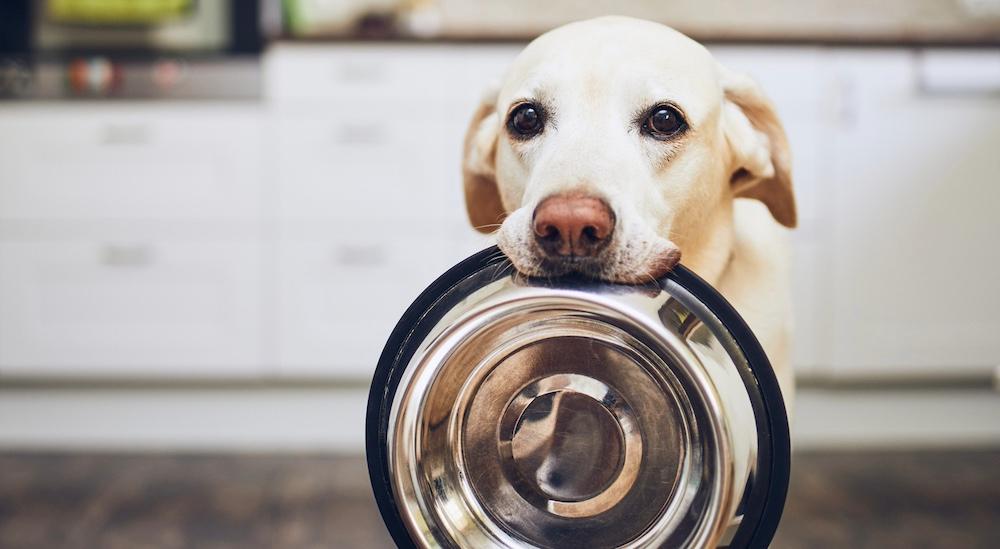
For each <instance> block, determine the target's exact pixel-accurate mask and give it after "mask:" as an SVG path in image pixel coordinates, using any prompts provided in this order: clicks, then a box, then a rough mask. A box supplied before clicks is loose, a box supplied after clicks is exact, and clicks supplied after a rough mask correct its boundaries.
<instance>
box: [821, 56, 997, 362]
mask: <svg viewBox="0 0 1000 549" xmlns="http://www.w3.org/2000/svg"><path fill="white" fill-rule="evenodd" d="M939 55H951V56H953V58H952V60H951V62H949V63H945V64H943V65H941V64H937V63H935V62H934V61H935V59H936V56H939ZM830 57H831V60H830V70H831V74H832V75H833V76H834V78H835V81H834V85H835V86H837V87H838V88H839V93H840V94H841V96H842V97H841V99H840V101H839V102H838V106H837V113H836V118H835V124H834V127H833V131H832V132H831V135H830V137H829V144H828V155H829V157H830V160H829V161H828V162H827V164H828V166H829V170H828V178H827V183H826V184H827V185H829V188H830V191H831V194H830V197H831V201H830V203H829V204H828V207H829V208H830V212H829V217H830V218H831V219H832V220H834V222H833V223H832V225H831V229H832V235H831V236H832V239H831V250H832V252H833V256H832V257H833V261H832V263H831V265H830V267H831V278H832V282H833V284H832V288H831V289H832V293H831V295H830V297H829V300H830V302H831V303H832V305H833V316H834V319H835V325H834V330H833V331H832V333H831V335H830V337H831V338H833V340H834V342H835V343H834V345H833V348H834V353H833V356H832V357H831V364H830V367H831V372H830V373H831V375H833V376H835V377H836V376H844V377H865V376H877V377H894V376H914V375H915V376H929V377H961V376H967V375H977V376H981V377H985V376H987V375H989V373H990V372H991V371H992V369H993V368H994V367H996V365H997V364H1000V338H997V337H996V334H997V333H1000V315H998V314H997V312H998V311H1000V291H997V288H996V284H997V281H998V280H1000V246H998V245H997V236H998V233H997V227H998V225H997V207H998V206H1000V186H998V185H997V178H998V177H1000V155H998V154H997V147H998V144H1000V96H998V95H997V90H1000V80H996V75H997V74H1000V71H998V69H1000V51H997V50H995V49H993V50H990V49H987V50H982V51H978V50H977V51H965V52H957V56H956V52H937V51H934V50H931V51H927V52H920V51H906V50H889V49H886V50H867V49H866V50H842V51H837V52H835V53H833V54H831V56H830ZM959 61H963V62H964V63H963V64H964V65H965V70H964V71H962V73H961V74H949V75H947V78H943V79H942V78H938V77H939V76H940V75H938V74H937V73H936V71H951V72H953V71H955V70H959V69H960V68H961V67H959V66H956V64H955V63H957V62H959ZM963 79H964V80H963ZM990 79H994V80H993V82H992V83H991V82H990V81H989V80H990ZM942 80H943V83H947V84H948V86H945V87H939V86H940V81H942ZM984 80H985V82H984ZM979 84H984V85H983V86H980V85H979Z"/></svg>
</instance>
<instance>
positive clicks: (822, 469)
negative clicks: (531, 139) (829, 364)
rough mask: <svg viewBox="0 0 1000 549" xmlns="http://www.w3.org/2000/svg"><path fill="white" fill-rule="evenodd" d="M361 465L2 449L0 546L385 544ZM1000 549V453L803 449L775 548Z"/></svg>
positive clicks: (308, 459)
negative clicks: (6, 452) (873, 451)
mask: <svg viewBox="0 0 1000 549" xmlns="http://www.w3.org/2000/svg"><path fill="white" fill-rule="evenodd" d="M390 546H391V542H390V541H389V539H388V537H387V535H386V534H385V532H384V529H383V527H382V523H381V522H380V519H379V517H378V514H377V511H376V510H375V505H374V502H373V501H372V498H371V495H370V492H369V487H368V477H367V473H366V472H365V468H364V464H363V462H362V461H361V460H360V459H358V458H338V457H328V456H302V457H289V456H157V455H132V456H125V455H41V454H0V547H2V548H5V549H15V548H22V547H23V548H88V549H89V548H129V549H131V548H146V547H156V548H175V547H178V548H179V547H197V548H209V549H210V548H223V547H227V548H230V547H231V548H241V549H242V548H254V547H267V548H270V547H280V548H288V549H290V548H306V547H310V548H311V547H316V548H320V547H350V548H357V549H365V548H374V547H390ZM774 546H775V547H785V548H799V547H802V548H824V547H837V548H842V547H843V548H865V547H879V548H889V547H906V548H921V547H928V548H931V547H933V548H938V547H943V548H952V547H962V548H974V547H983V548H986V547H989V548H996V547H1000V451H963V452H919V453H832V454H817V453H800V454H799V455H797V456H796V458H795V465H794V471H793V479H792V488H791V492H790V494H789V499H788V505H787V506H786V510H785V517H784V519H783V521H782V525H781V528H780V529H779V532H778V536H777V538H776V540H775V543H774Z"/></svg>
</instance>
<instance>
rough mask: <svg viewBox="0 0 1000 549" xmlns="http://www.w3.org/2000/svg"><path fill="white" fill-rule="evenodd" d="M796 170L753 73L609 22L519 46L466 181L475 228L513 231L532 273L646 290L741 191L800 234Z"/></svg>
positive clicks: (477, 134) (486, 106)
mask: <svg viewBox="0 0 1000 549" xmlns="http://www.w3.org/2000/svg"><path fill="white" fill-rule="evenodd" d="M789 162H790V161H789V153H788V144H787V140H786V138H785V134H784V131H783V130H782V128H781V124H780V123H779V121H778V119H777V117H776V115H775V112H774V110H773V108H772V107H771V104H770V103H769V102H768V101H767V99H766V98H765V97H764V96H763V94H762V93H761V92H760V90H759V89H758V87H757V86H756V85H755V84H754V83H753V82H752V81H751V80H750V79H749V78H747V77H745V76H743V75H740V74H736V73H734V72H731V71H729V70H727V69H725V68H724V67H722V66H721V65H719V64H718V63H717V62H716V61H715V60H714V59H713V58H712V56H711V54H709V52H708V51H707V50H706V49H705V48H704V47H702V46H701V45H700V44H698V43H697V42H694V41H693V40H691V39H689V38H687V37H686V36H684V35H682V34H680V33H678V32H676V31H674V30H672V29H670V28H668V27H665V26H663V25H659V24H656V23H651V22H648V21H640V20H635V19H629V18H624V17H604V18H600V19H594V20H590V21H583V22H580V23H573V24H570V25H566V26H564V27H560V28H558V29H556V30H554V31H551V32H549V33H547V34H545V35H543V36H541V37H539V38H538V39H537V40H535V41H534V42H532V43H531V44H530V45H529V46H528V47H527V48H526V49H525V50H524V52H522V53H521V55H520V56H519V57H518V58H517V59H516V60H515V62H514V64H513V65H512V67H511V68H510V70H509V72H508V74H507V76H506V78H505V79H504V81H503V82H502V84H501V86H500V87H499V88H498V89H496V90H492V91H490V92H489V93H487V94H486V97H485V98H484V100H483V103H482V105H480V107H479V109H477V111H476V113H475V114H474V116H473V120H472V123H471V125H470V127H469V131H468V134H467V135H466V140H465V158H464V161H463V172H464V181H465V195H466V204H467V207H468V213H469V218H470V220H471V221H472V224H473V226H475V227H476V228H477V229H478V230H480V231H483V232H492V231H494V230H496V228H497V226H498V224H500V225H499V231H498V235H497V236H498V244H499V245H500V248H501V249H502V250H503V251H504V252H505V253H506V254H507V256H508V257H510V259H511V261H512V262H513V263H514V265H515V267H516V268H517V269H518V270H519V271H521V272H522V273H524V274H527V275H534V276H553V275H560V274H564V273H568V272H580V273H583V274H586V275H589V276H593V277H596V278H601V279H605V280H611V281H618V282H641V281H645V280H648V279H649V278H650V277H658V276H661V275H663V274H664V273H666V272H667V271H669V270H670V269H671V268H672V267H673V266H674V265H675V264H676V263H677V261H678V260H679V258H680V253H681V251H682V250H687V249H688V248H697V247H699V246H700V245H701V244H702V243H703V242H704V240H705V239H706V238H708V235H706V234H703V233H704V231H706V227H709V226H710V225H712V224H713V223H715V222H721V223H722V224H725V220H726V216H731V203H732V199H733V197H740V196H744V197H752V198H757V199H759V200H761V201H763V202H764V204H766V205H767V207H768V208H769V209H770V211H771V214H772V215H773V216H774V218H775V219H777V220H778V221H779V222H781V223H782V224H784V225H786V226H789V227H791V226H794V225H795V201H794V198H793V194H792V185H791V178H790V166H789ZM720 216H721V217H720Z"/></svg>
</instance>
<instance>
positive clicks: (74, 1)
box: [46, 0, 196, 25]
mask: <svg viewBox="0 0 1000 549" xmlns="http://www.w3.org/2000/svg"><path fill="white" fill-rule="evenodd" d="M195 2H196V0H48V1H47V2H46V4H47V8H48V9H47V11H46V13H47V15H48V18H49V19H50V20H52V21H54V22H57V23H80V24H125V25H136V24H155V23H163V22H167V21H172V20H175V19H180V18H182V17H184V16H186V15H188V14H190V13H191V12H192V11H193V9H194V7H195Z"/></svg>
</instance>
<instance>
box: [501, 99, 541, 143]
mask: <svg viewBox="0 0 1000 549" xmlns="http://www.w3.org/2000/svg"><path fill="white" fill-rule="evenodd" d="M543 126H544V121H543V116H542V110H541V108H539V107H537V106H535V105H533V104H531V103H524V104H521V105H518V106H517V108H515V109H514V110H513V111H511V113H510V117H509V118H508V119H507V129H508V130H510V134H511V135H512V136H514V137H515V138H517V139H527V138H529V137H534V136H536V135H538V134H540V133H542V127H543Z"/></svg>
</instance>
